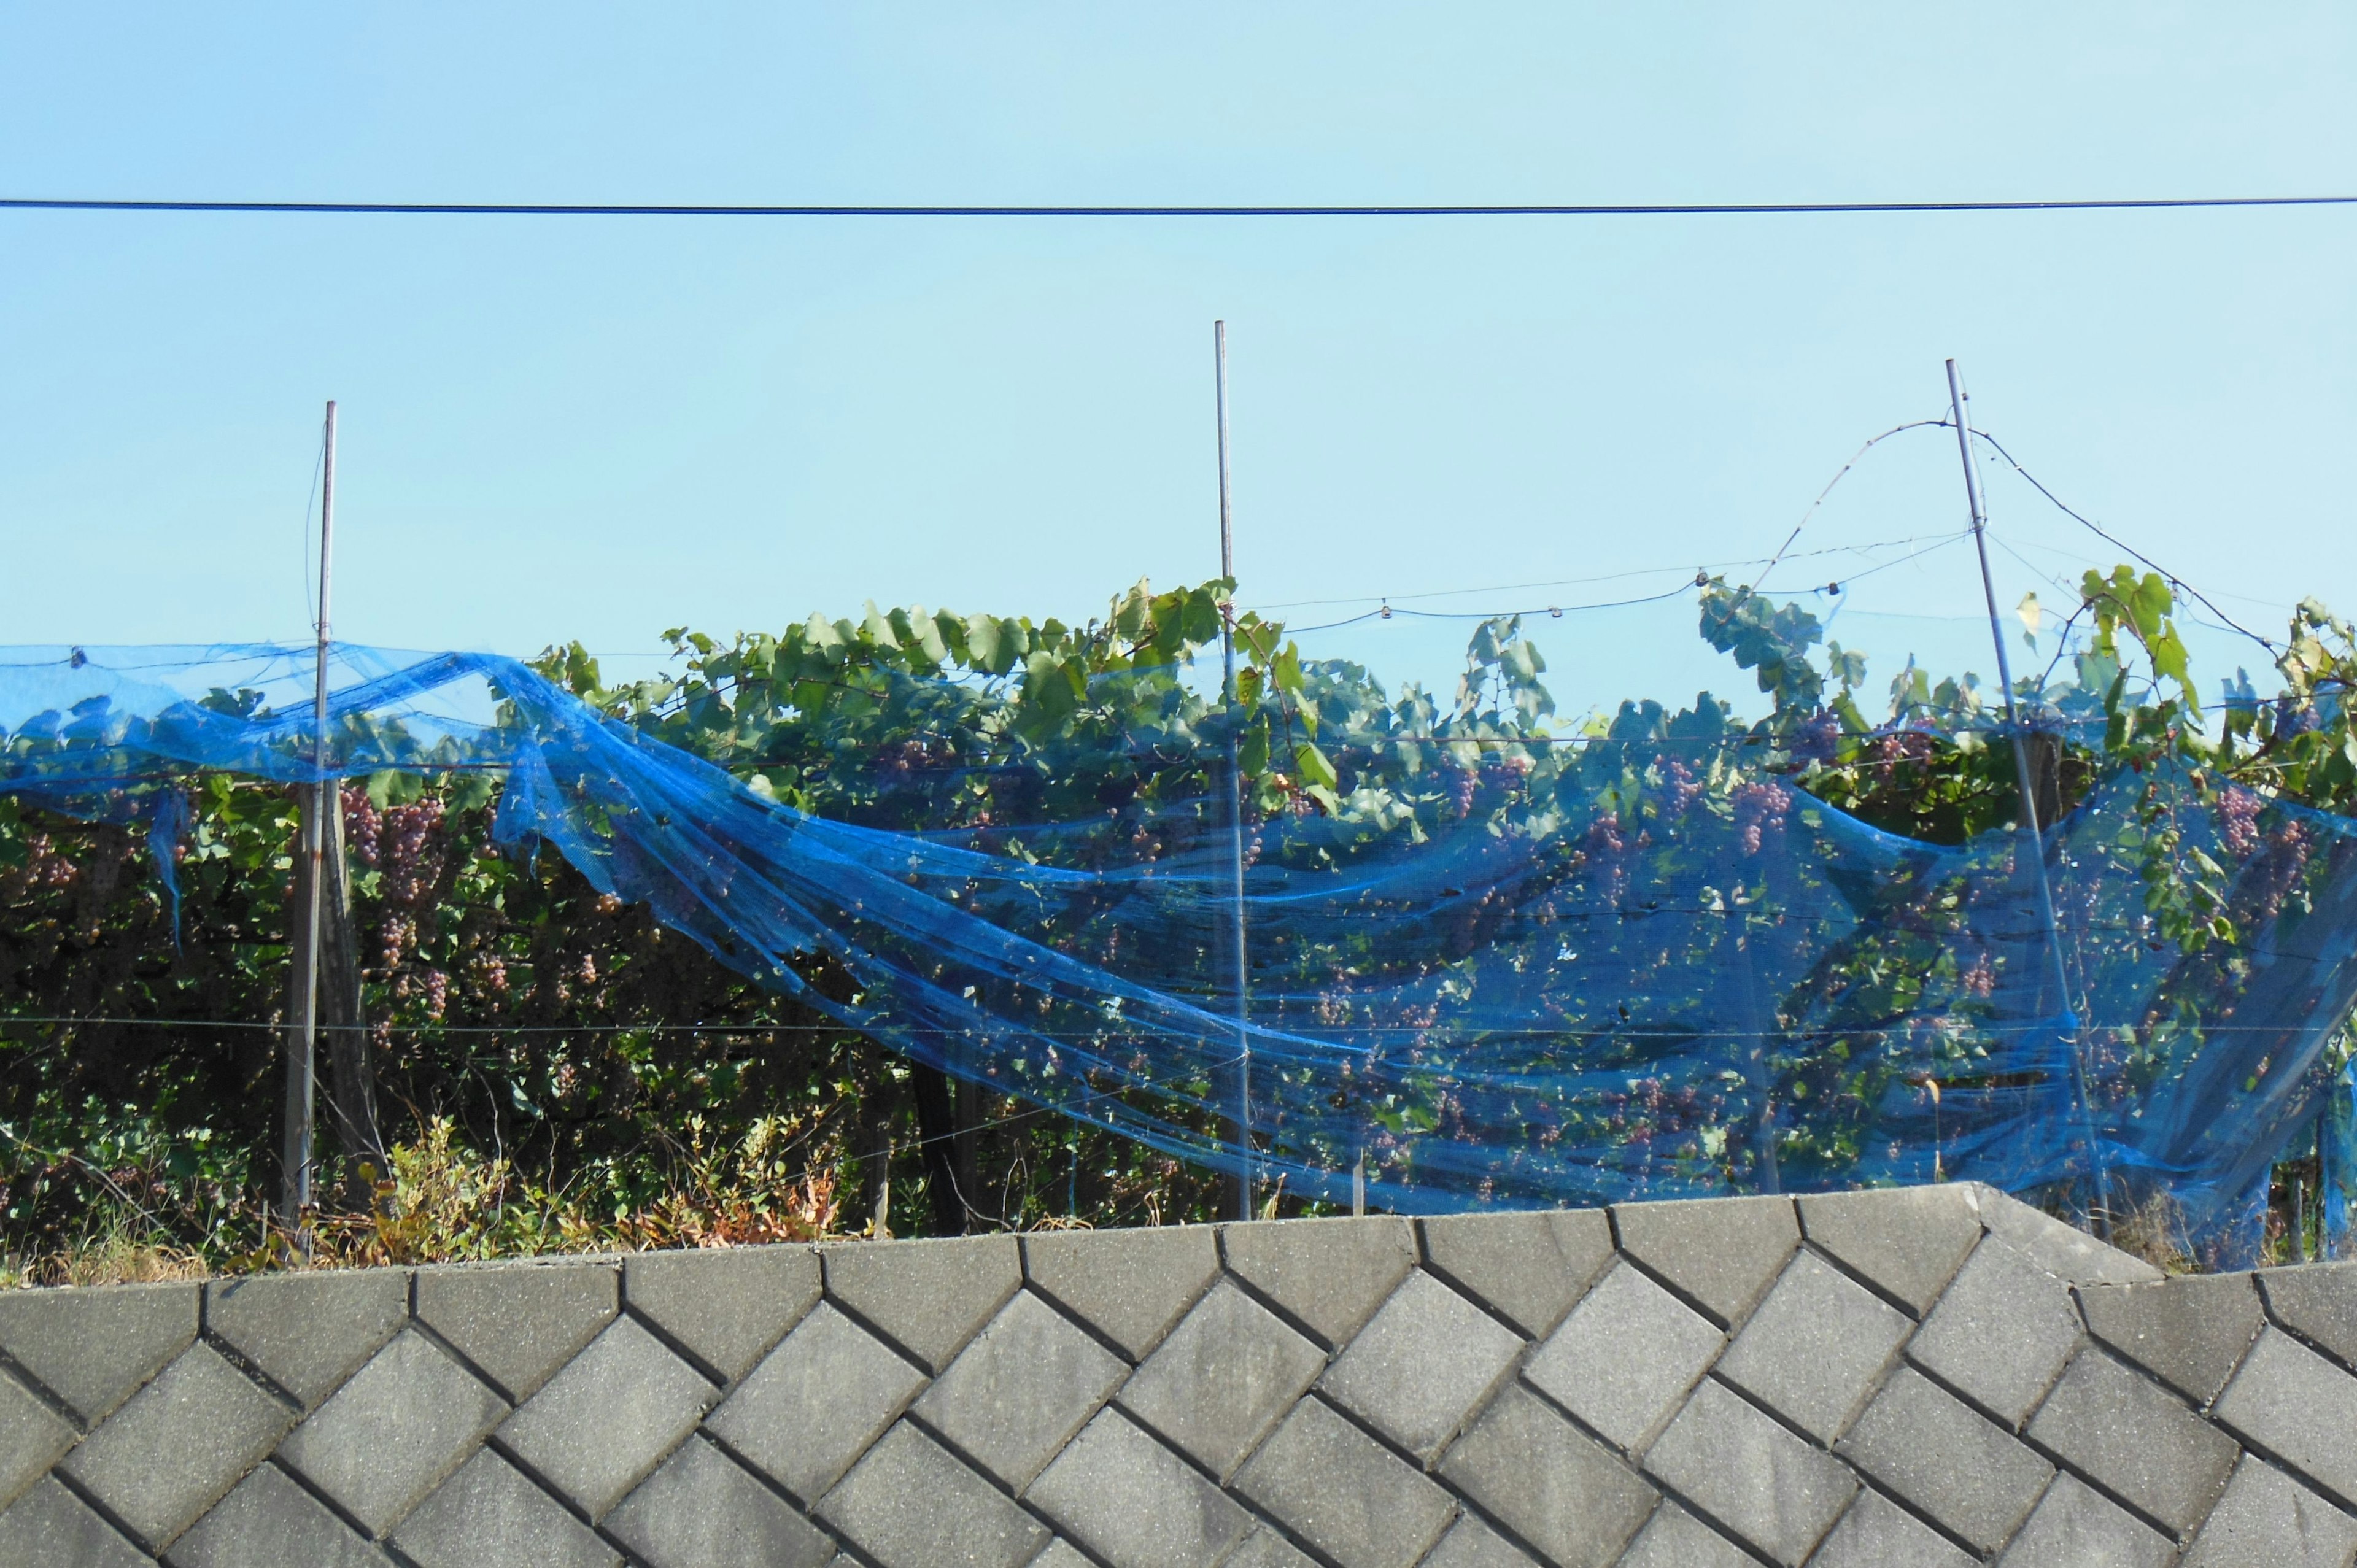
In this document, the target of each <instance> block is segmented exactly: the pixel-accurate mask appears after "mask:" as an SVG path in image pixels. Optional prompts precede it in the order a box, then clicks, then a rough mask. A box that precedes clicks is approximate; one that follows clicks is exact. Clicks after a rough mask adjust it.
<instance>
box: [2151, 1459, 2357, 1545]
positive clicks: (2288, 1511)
mask: <svg viewBox="0 0 2357 1568" xmlns="http://www.w3.org/2000/svg"><path fill="white" fill-rule="evenodd" d="M2352 1561H2357V1519H2352V1518H2350V1517H2349V1516H2348V1515H2347V1514H2345V1513H2343V1512H2341V1510H2340V1509H2337V1508H2334V1507H2333V1506H2332V1505H2331V1504H2330V1503H2328V1502H2326V1501H2325V1500H2324V1499H2323V1498H2319V1497H2318V1496H2317V1495H2316V1494H2315V1493H2314V1492H2311V1491H2309V1489H2308V1488H2307V1487H2303V1486H2301V1485H2300V1484H2299V1483H2298V1481H2295V1480H2293V1479H2292V1478H2291V1477H2289V1476H2287V1475H2285V1474H2284V1473H2283V1472H2282V1471H2280V1470H2278V1469H2276V1468H2275V1467H2274V1466H2271V1465H2269V1464H2267V1463H2266V1462H2265V1461H2264V1460H2260V1459H2255V1458H2252V1457H2250V1456H2248V1455H2245V1456H2244V1459H2243V1462H2242V1464H2241V1465H2239V1466H2236V1467H2235V1470H2234V1478H2233V1480H2232V1481H2231V1482H2229V1483H2227V1487H2226V1495H2225V1496H2224V1497H2222V1498H2219V1499H2218V1506H2217V1507H2216V1508H2213V1509H2211V1510H2210V1518H2209V1520H2207V1521H2206V1522H2205V1523H2203V1525H2202V1526H2201V1534H2200V1535H2198V1536H2196V1537H2194V1538H2193V1549H2192V1550H2191V1551H2190V1552H2187V1553H2186V1554H2185V1568H2349V1564H2350V1563H2352Z"/></svg>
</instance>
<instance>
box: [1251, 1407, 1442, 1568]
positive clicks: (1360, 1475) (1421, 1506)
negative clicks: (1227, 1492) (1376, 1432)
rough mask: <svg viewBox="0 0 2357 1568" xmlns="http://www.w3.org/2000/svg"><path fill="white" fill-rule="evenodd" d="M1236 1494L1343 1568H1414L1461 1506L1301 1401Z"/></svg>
mask: <svg viewBox="0 0 2357 1568" xmlns="http://www.w3.org/2000/svg"><path fill="white" fill-rule="evenodd" d="M1235 1487H1236V1490H1237V1491H1239V1492H1242V1493H1243V1495H1244V1496H1245V1497H1246V1498H1250V1499H1251V1500H1252V1501H1253V1502H1254V1503H1255V1504H1257V1505H1258V1506H1259V1507H1260V1508H1261V1509H1264V1510H1265V1511H1266V1512H1267V1513H1268V1515H1269V1516H1270V1517H1271V1518H1273V1519H1275V1520H1276V1521H1277V1522H1278V1523H1279V1524H1282V1525H1284V1526H1285V1527H1286V1529H1287V1530H1291V1531H1292V1532H1293V1533H1294V1534H1296V1535H1297V1536H1299V1537H1300V1538H1301V1539H1302V1540H1303V1541H1307V1542H1308V1543H1309V1544H1310V1545H1311V1546H1313V1547H1315V1548H1316V1549H1317V1550H1318V1551H1319V1552H1322V1553H1324V1554H1325V1555H1326V1556H1328V1557H1329V1558H1331V1559H1333V1560H1334V1561H1335V1562H1337V1563H1340V1564H1341V1565H1342V1568H1409V1565H1410V1564H1411V1563H1415V1560H1416V1559H1417V1558H1419V1557H1422V1556H1423V1555H1424V1554H1425V1552H1426V1550H1427V1549H1428V1548H1429V1547H1430V1546H1431V1545H1432V1543H1433V1542H1434V1541H1437V1540H1439V1539H1440V1532H1441V1531H1442V1530H1446V1529H1448V1521H1449V1520H1451V1519H1452V1518H1454V1517H1455V1516H1456V1513H1457V1500H1456V1499H1455V1498H1451V1497H1450V1496H1449V1495H1448V1493H1447V1492H1446V1491H1444V1490H1442V1489H1441V1488H1440V1487H1437V1486H1435V1485H1434V1484H1433V1483H1432V1482H1431V1481H1429V1480H1427V1479H1426V1477H1424V1475H1423V1474H1422V1473H1421V1472H1419V1471H1417V1470H1415V1469H1413V1468H1411V1467H1410V1466H1408V1465H1407V1464H1406V1463H1405V1461H1403V1460H1402V1459H1400V1458H1399V1457H1398V1456H1397V1455H1394V1454H1393V1453H1392V1452H1391V1451H1390V1450H1389V1449H1387V1448H1385V1447H1384V1446H1383V1444H1380V1443H1377V1442H1376V1441H1375V1440H1374V1439H1373V1438H1372V1437H1369V1436H1368V1435H1367V1434H1365V1433H1363V1432H1361V1431H1360V1430H1359V1429H1358V1428H1357V1427H1355V1426H1352V1425H1351V1423H1349V1422H1347V1421H1345V1420H1343V1419H1342V1417H1340V1416H1339V1415H1337V1414H1335V1413H1334V1412H1332V1411H1330V1410H1329V1409H1327V1408H1326V1406H1324V1405H1323V1404H1320V1403H1319V1402H1318V1401H1316V1400H1303V1401H1302V1402H1301V1403H1300V1404H1299V1405H1297V1406H1296V1407H1295V1409H1294V1412H1293V1413H1292V1414H1291V1415H1289V1416H1287V1417H1286V1420H1285V1424H1284V1425H1282V1426H1280V1427H1278V1428H1277V1429H1276V1430H1275V1432H1274V1433H1272V1434H1270V1435H1269V1439H1268V1441H1267V1442H1266V1443H1264V1444H1261V1445H1260V1451H1259V1452H1258V1453H1256V1454H1254V1455H1253V1456H1252V1458H1251V1460H1250V1461H1248V1462H1247V1463H1246V1464H1245V1466H1244V1467H1243V1469H1241V1470H1239V1471H1237V1472H1236V1480H1235Z"/></svg>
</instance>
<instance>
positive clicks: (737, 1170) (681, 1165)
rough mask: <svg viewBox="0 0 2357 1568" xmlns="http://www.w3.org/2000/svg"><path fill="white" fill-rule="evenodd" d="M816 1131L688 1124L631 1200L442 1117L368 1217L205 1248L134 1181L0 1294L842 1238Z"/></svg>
mask: <svg viewBox="0 0 2357 1568" xmlns="http://www.w3.org/2000/svg"><path fill="white" fill-rule="evenodd" d="M808 1131H809V1129H808V1128H807V1127H804V1126H801V1125H798V1124H797V1123H795V1122H792V1121H791V1120H790V1119H788V1118H785V1117H778V1116H770V1117H761V1118H757V1119H756V1120H755V1121H754V1122H753V1123H752V1125H751V1126H750V1127H749V1128H748V1130H747V1131H746V1132H745V1133H744V1134H743V1135H742V1136H741V1137H739V1138H737V1139H735V1140H733V1141H730V1142H727V1143H725V1144H723V1143H716V1142H708V1141H707V1140H706V1138H705V1132H704V1129H703V1127H702V1126H701V1125H700V1124H698V1125H694V1126H691V1127H690V1128H689V1129H688V1133H689V1137H688V1141H687V1144H686V1145H685V1147H684V1149H683V1155H682V1157H681V1158H680V1159H678V1160H677V1161H676V1162H674V1164H673V1180H672V1181H671V1182H670V1183H669V1184H668V1185H667V1186H665V1187H663V1188H662V1189H661V1190H660V1191H658V1192H657V1193H656V1194H655V1195H654V1197H652V1198H651V1200H650V1201H645V1202H642V1203H636V1204H634V1203H631V1202H628V1201H624V1202H617V1201H615V1199H614V1196H613V1194H612V1193H611V1192H610V1191H600V1190H599V1189H598V1187H597V1184H596V1183H595V1182H591V1181H579V1180H576V1181H575V1182H572V1183H568V1184H565V1185H563V1186H560V1187H547V1186H543V1185H541V1184H539V1183H535V1182H533V1181H531V1180H528V1179H526V1178H524V1177H523V1176H521V1175H519V1173H518V1172H517V1171H516V1169H515V1166H514V1165H513V1163H512V1162H511V1161H510V1160H508V1159H507V1158H505V1157H503V1156H500V1155H490V1156H486V1155H482V1154H480V1153H479V1152H478V1151H476V1150H474V1149H471V1148H469V1147H468V1146H467V1145H466V1144H465V1143H463V1142H462V1141H461V1140H460V1139H459V1138H458V1136H457V1132H456V1129H455V1127H454V1125H453V1123H452V1122H450V1121H449V1119H448V1118H447V1117H436V1118H434V1119H433V1120H432V1121H430V1122H427V1123H426V1125H425V1129H424V1131H423V1133H421V1135H420V1136H419V1137H418V1138H417V1140H416V1141H415V1142H414V1143H409V1144H399V1145H396V1146H395V1147H394V1148H393V1150H392V1151H390V1163H391V1165H392V1169H391V1171H390V1172H389V1173H388V1174H387V1175H386V1176H384V1177H383V1178H382V1179H381V1180H379V1181H377V1182H376V1183H375V1184H374V1197H375V1201H374V1203H373V1204H372V1205H371V1207H370V1208H368V1209H367V1210H366V1211H363V1212H355V1213H341V1214H322V1215H318V1216H316V1217H314V1218H313V1219H312V1221H311V1223H310V1224H308V1225H307V1226H306V1227H303V1228H301V1229H299V1230H297V1229H294V1228H290V1227H288V1226H286V1225H285V1223H284V1222H283V1221H282V1220H281V1219H279V1218H278V1217H277V1216H274V1215H273V1214H271V1213H269V1212H268V1211H267V1210H263V1209H249V1210H247V1211H245V1212H242V1213H241V1214H238V1215H236V1216H233V1217H230V1218H229V1219H227V1221H226V1222H222V1221H221V1220H220V1219H216V1222H215V1223H213V1224H210V1225H209V1226H206V1227H205V1228H204V1233H205V1234H206V1235H207V1236H208V1237H209V1238H210V1244H201V1245H198V1246H189V1245H188V1244H186V1243H185V1242H183V1241H181V1240H178V1239H177V1238H178V1237H179V1236H184V1235H186V1234H188V1230H190V1227H189V1226H188V1224H187V1223H186V1222H185V1217H167V1216H165V1215H160V1214H157V1213H155V1212H153V1211H151V1210H149V1209H147V1208H144V1207H143V1206H141V1205H140V1204H139V1202H138V1201H137V1199H136V1197H134V1196H133V1195H132V1193H131V1192H130V1191H129V1190H128V1189H127V1188H125V1189H124V1190H123V1191H122V1194H121V1196H120V1197H116V1198H115V1199H113V1200H112V1201H110V1202H107V1203H105V1204H102V1205H100V1206H95V1207H93V1208H91V1209H89V1210H88V1211H87V1215H86V1218H87V1223H86V1224H85V1226H84V1227H83V1229H82V1230H81V1231H79V1232H78V1233H76V1234H75V1235H73V1236H72V1237H71V1238H70V1239H69V1240H66V1241H65V1242H64V1243H63V1244H62V1245H60V1246H58V1247H57V1248H55V1249H54V1250H51V1251H43V1252H38V1253H32V1254H18V1255H13V1256H10V1257H8V1258H6V1259H5V1260H0V1287H7V1286H26V1285H94V1284H127V1283H145V1282H150V1281H158V1280H198V1279H207V1278H211V1277H214V1276H218V1275H223V1274H238V1273H253V1272H256V1271H259V1270H264V1269H271V1268H286V1267H295V1268H365V1267H371V1266H376V1265H383V1264H421V1263H452V1262H476V1261H479V1260H485V1259H492V1258H528V1257H538V1256H543V1255H546V1254H550V1253H559V1252H628V1251H646V1250H649V1249H653V1248H662V1247H733V1246H748V1245H755V1244H759V1243H763V1242H780V1241H809V1240H818V1239H820V1238H822V1237H825V1236H831V1235H834V1234H835V1233H836V1221H837V1205H836V1202H835V1190H834V1187H835V1183H834V1175H833V1172H832V1169H831V1165H832V1161H831V1160H829V1159H828V1158H827V1155H828V1153H829V1151H826V1150H823V1149H822V1150H819V1151H817V1157H816V1158H815V1159H806V1158H803V1157H802V1153H803V1149H804V1146H805V1144H804V1139H803V1136H802V1135H803V1134H804V1133H807V1132H808ZM118 1185H119V1184H118ZM175 1218H181V1219H183V1222H182V1223H178V1224H176V1223H174V1219H175Z"/></svg>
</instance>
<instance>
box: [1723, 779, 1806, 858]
mask: <svg viewBox="0 0 2357 1568" xmlns="http://www.w3.org/2000/svg"><path fill="white" fill-rule="evenodd" d="M1791 810H1792V791H1791V790H1790V789H1785V788H1784V787H1783V786H1782V785H1781V784H1775V783H1760V784H1745V785H1741V786H1739V787H1738V788H1737V789H1736V791H1735V836H1736V838H1737V840H1738V842H1739V843H1741V844H1742V845H1743V853H1744V854H1759V853H1760V840H1761V837H1762V835H1763V834H1765V833H1766V832H1770V831H1771V830H1775V829H1781V827H1782V826H1783V825H1784V813H1785V812H1786V811H1791Z"/></svg>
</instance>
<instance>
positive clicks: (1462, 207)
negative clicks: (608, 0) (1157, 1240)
mask: <svg viewBox="0 0 2357 1568" xmlns="http://www.w3.org/2000/svg"><path fill="white" fill-rule="evenodd" d="M2349 206H2357V196H2159V197H2093V198H2085V199H2067V200H2061V201H1691V202H1588V203H1539V202H1528V203H1501V204H1494V205H1493V204H1482V203H1473V202H1458V203H1441V204H1435V205H1428V206H1418V205H1395V204H1389V203H1367V204H1363V205H1316V204H1306V203H1305V204H1297V205H1275V206H1246V205H1224V206H1207V207H1188V206H1150V207H1147V206H1112V205H1107V206H1062V205H1057V206H1013V205H1006V206H949V205H909V206H892V205H883V204H876V203H859V204H845V205H833V206H829V205H818V204H796V205H790V206H753V205H729V204H720V203H711V204H686V203H677V204H674V203H657V202H539V201H195V200H180V199H118V198H111V197H81V196H74V197H32V196H12V197H0V209H5V210H15V211H31V212H222V213H282V214H290V215H302V214H334V213H349V214H360V215H370V214H374V215H381V216H386V217H485V218H500V217H506V218H1715V217H1753V216H1761V215H1767V214H1773V213H1787V214H1803V215H1805V214H1824V213H1844V212H1857V213H1871V212H2089V211H2134V210H2142V209H2184V208H2203V207H2349Z"/></svg>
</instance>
